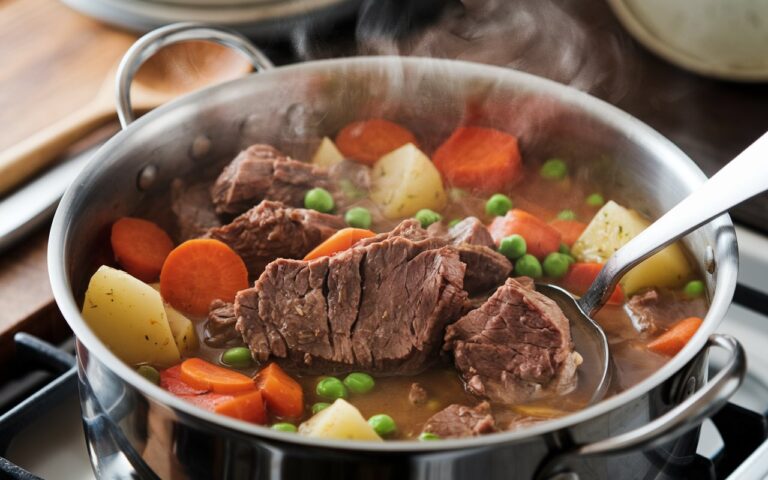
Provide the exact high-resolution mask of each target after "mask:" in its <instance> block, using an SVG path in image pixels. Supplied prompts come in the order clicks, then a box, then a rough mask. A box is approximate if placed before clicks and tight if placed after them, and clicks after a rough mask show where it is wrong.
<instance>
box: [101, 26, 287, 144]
mask: <svg viewBox="0 0 768 480" xmlns="http://www.w3.org/2000/svg"><path fill="white" fill-rule="evenodd" d="M189 40H205V41H209V42H214V43H218V44H220V45H224V46H226V47H230V48H232V49H235V50H237V51H239V52H240V53H242V54H243V55H245V56H246V57H247V58H248V60H250V62H251V64H252V65H253V67H254V68H255V69H256V71H257V72H261V71H264V70H269V69H270V68H273V67H274V65H273V64H272V62H271V61H270V60H269V58H267V56H266V55H264V53H262V51H261V50H259V49H258V48H256V47H255V46H254V45H253V44H252V43H251V42H250V41H249V40H248V39H247V38H245V37H244V36H242V35H240V34H239V33H237V32H234V31H231V30H227V29H223V28H218V27H215V28H214V27H210V26H207V25H203V24H199V23H173V24H171V25H166V26H164V27H161V28H158V29H156V30H153V31H151V32H149V33H147V34H146V35H144V36H143V37H141V38H140V39H138V40H137V41H136V43H134V44H133V45H132V46H131V48H129V49H128V51H127V52H126V53H125V55H124V56H123V59H122V60H121V61H120V65H119V66H118V67H117V78H116V83H115V93H116V95H117V102H116V108H117V115H118V118H119V119H120V125H121V126H122V127H123V129H125V128H126V127H127V126H128V125H129V124H130V123H131V122H133V121H134V120H135V119H136V115H135V114H134V112H133V107H132V106H131V83H132V82H133V77H134V76H135V75H136V72H138V71H139V67H141V65H142V64H143V63H144V62H145V61H147V59H148V58H149V57H151V56H152V55H154V54H155V53H157V51H158V50H160V49H162V48H163V47H165V46H168V45H171V44H174V43H180V42H186V41H189Z"/></svg>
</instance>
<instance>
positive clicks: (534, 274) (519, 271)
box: [515, 253, 543, 278]
mask: <svg viewBox="0 0 768 480" xmlns="http://www.w3.org/2000/svg"><path fill="white" fill-rule="evenodd" d="M542 273H543V272H542V270H541V263H539V259H537V258H536V257H534V256H533V255H531V254H528V253H526V254H525V255H523V256H522V257H520V258H518V259H517V261H516V262H515V275H517V276H518V277H531V278H541V275H542Z"/></svg>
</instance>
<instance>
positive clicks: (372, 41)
mask: <svg viewBox="0 0 768 480" xmlns="http://www.w3.org/2000/svg"><path fill="white" fill-rule="evenodd" d="M582 1H583V0H571V1H566V2H562V1H555V0H463V1H462V2H461V3H458V2H456V3H455V4H454V5H453V6H452V7H448V8H444V9H443V10H442V14H441V15H440V16H439V18H437V19H434V20H433V21H432V23H431V24H430V25H426V26H420V28H415V27H414V25H415V24H418V23H419V22H425V21H429V20H430V19H429V18H426V20H425V18H424V17H425V16H426V14H425V12H424V10H428V9H429V8H431V9H432V11H439V9H437V7H436V3H440V4H442V3H444V2H431V1H426V2H424V3H425V4H427V7H426V8H422V9H421V10H419V9H418V8H417V7H410V8H409V7H406V6H403V5H400V4H401V3H403V2H386V1H385V2H376V1H371V2H366V3H365V4H364V5H363V6H362V8H361V10H360V12H359V18H358V25H357V30H356V41H357V50H358V53H359V54H367V55H411V56H422V57H437V58H452V59H460V60H469V61H474V62H480V63H486V64H492V65H499V66H504V67H509V68H514V69H518V70H522V71H525V72H528V73H532V74H535V75H540V76H543V77H546V78H549V79H552V80H555V81H558V82H560V83H564V84H566V85H570V86H573V87H575V88H578V89H580V90H583V91H587V92H591V93H595V94H598V95H599V96H601V97H603V98H605V99H606V100H609V101H611V102H617V101H619V100H620V99H622V98H623V97H624V96H625V95H626V94H627V92H628V91H629V90H630V89H631V88H632V83H633V81H634V78H635V75H634V72H633V65H632V62H628V61H626V59H627V58H629V57H630V56H631V54H632V51H631V50H632V48H633V46H632V45H631V43H630V42H628V41H627V39H626V37H625V36H622V35H620V34H618V32H616V31H615V30H613V29H611V28H610V26H606V25H602V26H601V25H599V24H598V25H596V22H595V19H594V18H589V19H585V18H581V17H580V15H582V13H581V12H582V11H583V10H584V9H583V8H582V7H583V3H581V2H582ZM387 3H389V7H390V8H386V7H382V4H387ZM395 3H398V4H397V5H394V4H395ZM406 3H408V2H406ZM412 3H419V2H412ZM429 4H432V5H429ZM603 23H606V22H603ZM409 30H413V32H409Z"/></svg>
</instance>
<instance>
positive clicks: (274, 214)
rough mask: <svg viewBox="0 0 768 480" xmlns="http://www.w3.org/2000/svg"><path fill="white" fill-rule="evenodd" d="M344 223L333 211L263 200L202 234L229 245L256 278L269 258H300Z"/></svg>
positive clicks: (343, 225)
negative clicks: (295, 206) (321, 210)
mask: <svg viewBox="0 0 768 480" xmlns="http://www.w3.org/2000/svg"><path fill="white" fill-rule="evenodd" d="M344 227H345V224H344V220H343V219H342V218H341V217H339V216H337V215H327V214H325V213H319V212H316V211H314V210H306V209H303V208H290V207H286V206H285V205H283V204H282V203H280V202H272V201H268V200H265V201H263V202H261V203H260V204H258V205H257V206H255V207H253V208H252V209H250V210H248V211H247V212H245V213H243V214H242V215H240V216H239V217H237V218H235V219H234V220H233V221H232V223H230V224H228V225H224V226H223V227H218V228H213V229H211V230H209V231H208V233H207V234H206V236H207V237H209V238H214V239H216V240H220V241H222V242H224V243H226V244H227V245H229V246H230V247H232V249H233V250H234V251H236V252H237V253H238V255H240V256H241V257H242V259H243V261H244V262H245V264H246V266H247V267H248V272H249V273H250V274H251V276H252V277H254V278H256V277H258V276H259V275H260V274H261V272H262V271H264V267H266V266H267V264H268V263H269V262H271V261H273V260H275V259H277V258H303V257H304V255H306V254H307V253H309V252H310V251H311V250H312V249H313V248H315V247H316V246H317V245H319V244H320V243H321V242H322V241H323V240H325V239H326V238H328V237H330V236H331V235H333V234H334V233H335V232H336V231H337V230H339V229H341V228H344Z"/></svg>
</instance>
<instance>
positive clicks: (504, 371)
mask: <svg viewBox="0 0 768 480" xmlns="http://www.w3.org/2000/svg"><path fill="white" fill-rule="evenodd" d="M443 348H444V349H446V350H448V351H451V352H453V356H454V363H455V365H456V368H457V369H458V370H459V372H460V374H461V376H462V378H463V379H464V381H465V383H466V385H467V389H468V390H469V391H471V392H472V393H474V394H476V395H479V396H481V397H484V398H488V399H489V400H491V401H495V402H500V403H509V404H511V403H518V402H522V401H526V400H530V399H533V398H540V397H544V396H548V395H561V394H565V393H568V392H569V391H571V390H573V389H574V388H575V386H576V367H577V366H578V365H579V364H580V363H581V356H580V355H579V354H578V353H576V352H574V351H573V344H572V342H571V332H570V325H569V323H568V319H567V318H565V316H564V315H563V312H562V311H561V310H560V308H559V307H558V306H557V304H556V303H555V302H554V301H552V300H551V299H549V298H547V297H546V296H544V295H542V294H540V293H538V292H536V291H535V290H533V289H531V288H530V282H529V281H524V283H523V284H521V283H519V282H518V281H517V280H515V279H511V278H510V279H508V280H507V281H506V283H505V284H504V285H503V286H501V287H499V289H498V290H496V293H494V294H493V295H492V296H491V297H490V298H489V299H488V300H487V301H486V302H485V303H484V304H483V305H482V306H481V307H480V308H477V309H475V310H472V311H471V312H469V313H468V314H467V315H465V316H464V317H462V318H461V319H460V320H459V321H457V322H456V323H454V324H453V325H450V326H449V327H448V328H447V330H446V334H445V345H444V347H443Z"/></svg>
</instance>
